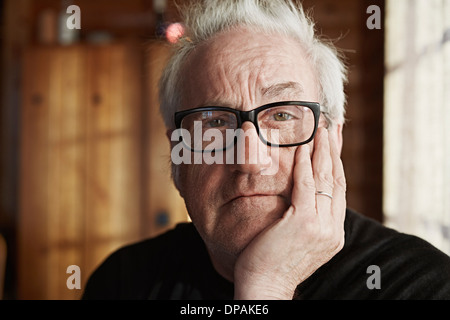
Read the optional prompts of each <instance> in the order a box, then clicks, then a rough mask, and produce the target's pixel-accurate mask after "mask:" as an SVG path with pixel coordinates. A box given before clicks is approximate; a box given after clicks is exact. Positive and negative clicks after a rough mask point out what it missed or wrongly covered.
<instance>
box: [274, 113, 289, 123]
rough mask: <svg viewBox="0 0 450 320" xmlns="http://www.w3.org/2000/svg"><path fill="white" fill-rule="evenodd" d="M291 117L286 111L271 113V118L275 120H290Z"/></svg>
mask: <svg viewBox="0 0 450 320" xmlns="http://www.w3.org/2000/svg"><path fill="white" fill-rule="evenodd" d="M292 118H293V116H292V115H290V114H289V113H286V112H277V113H274V114H273V119H274V120H275V121H286V120H291V119H292Z"/></svg>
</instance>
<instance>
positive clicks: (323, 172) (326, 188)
mask: <svg viewBox="0 0 450 320" xmlns="http://www.w3.org/2000/svg"><path fill="white" fill-rule="evenodd" d="M312 166H313V175H314V181H315V184H316V191H318V192H325V193H326V194H328V195H331V196H332V195H333V181H334V179H333V163H332V159H331V154H330V143H329V140H328V130H327V129H325V128H319V130H318V132H317V135H316V138H315V139H314V155H313V161H312ZM331 203H332V199H331V198H330V197H328V196H326V195H323V194H322V195H320V194H318V195H316V207H317V211H318V213H319V214H320V212H328V213H329V212H330V209H331Z"/></svg>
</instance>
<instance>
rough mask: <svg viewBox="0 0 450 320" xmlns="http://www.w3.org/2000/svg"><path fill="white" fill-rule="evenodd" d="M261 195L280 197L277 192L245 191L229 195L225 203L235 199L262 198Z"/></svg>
mask: <svg viewBox="0 0 450 320" xmlns="http://www.w3.org/2000/svg"><path fill="white" fill-rule="evenodd" d="M262 197H281V196H280V194H278V193H245V194H237V195H234V196H233V197H231V199H229V200H228V201H226V202H225V205H226V204H228V203H230V202H233V201H235V200H240V199H251V198H262Z"/></svg>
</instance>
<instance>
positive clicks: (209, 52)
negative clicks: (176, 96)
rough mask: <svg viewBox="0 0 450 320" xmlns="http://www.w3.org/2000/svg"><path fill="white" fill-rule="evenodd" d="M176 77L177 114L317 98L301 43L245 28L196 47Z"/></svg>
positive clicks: (221, 35)
mask: <svg viewBox="0 0 450 320" xmlns="http://www.w3.org/2000/svg"><path fill="white" fill-rule="evenodd" d="M181 74H182V83H183V85H182V95H181V96H182V103H181V109H182V110H185V109H191V108H195V107H200V106H206V105H220V106H225V107H231V108H238V109H252V108H255V107H257V106H259V105H262V104H266V103H271V102H276V101H281V100H283V99H284V100H305V101H317V100H318V82H317V80H316V76H315V73H314V70H313V67H312V65H311V63H310V61H309V59H308V57H307V55H306V52H305V50H304V49H303V48H302V46H301V45H300V43H299V42H297V41H295V40H293V39H292V38H289V37H283V36H273V35H267V34H264V33H255V32H253V31H252V30H249V29H236V30H232V31H227V32H224V33H221V34H219V35H217V36H215V37H214V38H212V39H210V40H209V41H207V42H205V43H203V44H201V45H199V46H198V47H197V48H196V49H195V50H194V51H193V52H192V53H191V54H190V55H189V57H188V59H187V61H186V63H185V65H184V68H183V71H182V73H181Z"/></svg>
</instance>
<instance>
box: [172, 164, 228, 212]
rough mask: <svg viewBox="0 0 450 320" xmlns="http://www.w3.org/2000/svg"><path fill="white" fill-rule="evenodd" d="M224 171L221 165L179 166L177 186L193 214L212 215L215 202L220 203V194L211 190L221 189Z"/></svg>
mask: <svg viewBox="0 0 450 320" xmlns="http://www.w3.org/2000/svg"><path fill="white" fill-rule="evenodd" d="M222 171H223V170H221V167H220V166H212V165H200V164H191V165H180V166H178V175H177V179H176V181H178V185H177V188H178V190H179V191H180V194H181V196H182V197H183V198H184V201H185V203H186V206H187V208H188V211H189V213H190V214H191V215H196V216H200V215H210V214H212V212H211V211H214V210H215V207H214V206H215V204H217V203H220V198H219V197H220V194H219V193H217V192H211V190H220V183H221V175H222ZM191 218H193V220H194V217H191Z"/></svg>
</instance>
